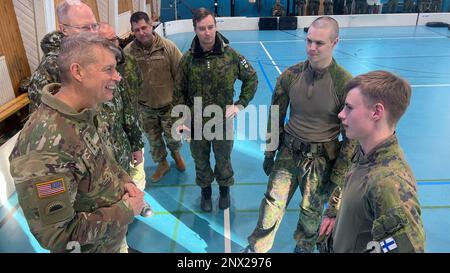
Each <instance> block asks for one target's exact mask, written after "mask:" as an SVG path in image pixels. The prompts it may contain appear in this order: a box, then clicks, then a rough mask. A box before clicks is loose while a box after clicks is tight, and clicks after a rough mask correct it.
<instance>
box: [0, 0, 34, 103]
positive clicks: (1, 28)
mask: <svg viewBox="0 0 450 273" xmlns="http://www.w3.org/2000/svg"><path fill="white" fill-rule="evenodd" d="M0 55H3V56H5V57H6V63H7V65H8V70H9V76H10V77H11V82H12V85H13V88H14V92H15V94H16V97H17V96H18V95H19V86H20V81H21V80H22V79H24V78H26V77H28V76H30V74H31V73H30V66H29V65H28V60H27V56H26V54H25V48H24V47H23V42H22V37H21V36H20V30H19V25H18V24H17V18H16V13H15V11H14V6H13V3H12V0H2V4H1V5H0ZM0 84H1V83H0Z"/></svg>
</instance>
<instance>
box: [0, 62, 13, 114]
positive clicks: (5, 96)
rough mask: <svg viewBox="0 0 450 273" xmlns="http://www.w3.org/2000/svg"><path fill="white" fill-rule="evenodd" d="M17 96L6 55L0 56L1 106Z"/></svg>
mask: <svg viewBox="0 0 450 273" xmlns="http://www.w3.org/2000/svg"><path fill="white" fill-rule="evenodd" d="M14 98H15V95H14V89H13V86H12V83H11V78H10V77H9V72H8V66H7V65H6V59H5V56H0V106H1V105H3V104H5V103H7V102H8V101H11V100H13V99H14Z"/></svg>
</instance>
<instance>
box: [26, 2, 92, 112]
mask: <svg viewBox="0 0 450 273" xmlns="http://www.w3.org/2000/svg"><path fill="white" fill-rule="evenodd" d="M72 2H73V1H72ZM57 15H58V21H59V31H54V32H50V33H48V34H47V35H45V36H44V38H43V39H42V40H41V48H42V51H43V53H44V57H43V58H42V60H41V63H40V64H39V66H38V68H37V69H36V70H35V71H34V72H33V74H32V75H31V78H30V82H29V84H28V97H29V98H30V106H29V108H30V113H32V112H34V111H35V110H36V109H37V108H38V107H39V105H40V104H41V92H42V89H43V88H44V86H45V85H47V84H49V83H59V82H60V80H59V69H58V65H57V64H56V58H57V57H58V55H59V47H60V44H61V40H62V38H64V37H66V36H71V35H76V34H78V33H81V32H86V31H90V32H97V30H98V27H99V25H98V24H97V20H96V19H95V16H94V13H93V12H92V10H91V8H90V7H89V6H88V5H86V4H84V3H82V2H73V3H68V2H66V1H64V2H62V3H60V4H59V5H58V8H57Z"/></svg>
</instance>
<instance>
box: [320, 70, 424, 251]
mask: <svg viewBox="0 0 450 273" xmlns="http://www.w3.org/2000/svg"><path fill="white" fill-rule="evenodd" d="M346 90H347V91H348V95H347V98H346V100H345V107H344V109H343V110H342V111H341V112H340V113H339V118H340V119H341V120H342V124H343V126H344V127H345V129H346V133H347V137H348V138H351V139H356V140H358V142H359V146H358V147H357V150H356V153H355V156H354V157H353V160H352V161H353V166H352V168H351V170H350V171H349V173H348V174H347V177H346V180H345V186H344V188H343V191H342V200H341V201H340V205H339V206H338V213H337V217H336V222H335V223H334V219H333V218H329V217H325V218H324V220H323V223H322V226H321V230H320V232H321V234H330V232H331V230H333V228H334V230H333V233H332V234H333V235H332V241H331V242H330V241H328V246H329V247H330V246H332V248H331V249H328V250H327V251H332V252H364V251H366V252H383V253H386V252H424V250H425V232H424V229H423V224H422V219H421V210H420V204H419V199H418V196H417V186H416V179H415V177H414V174H413V172H412V170H411V168H410V167H409V165H408V162H407V161H406V159H405V157H404V154H403V151H402V149H401V147H400V145H399V143H398V140H397V136H396V134H395V127H396V124H397V123H398V121H399V120H400V118H401V116H402V115H403V114H404V112H405V111H406V108H407V107H408V105H409V102H410V98H411V86H410V85H409V84H408V83H407V82H406V81H405V80H403V79H401V78H399V77H397V76H395V75H394V74H392V73H390V72H386V71H373V72H369V73H366V74H363V75H359V76H357V77H356V78H354V79H352V80H351V81H350V82H349V83H348V84H347V86H346ZM330 238H331V237H330Z"/></svg>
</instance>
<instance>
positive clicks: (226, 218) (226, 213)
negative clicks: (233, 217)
mask: <svg viewBox="0 0 450 273" xmlns="http://www.w3.org/2000/svg"><path fill="white" fill-rule="evenodd" d="M223 229H224V231H223V233H224V234H223V237H224V240H225V253H231V232H230V208H227V209H225V210H224V211H223Z"/></svg>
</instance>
